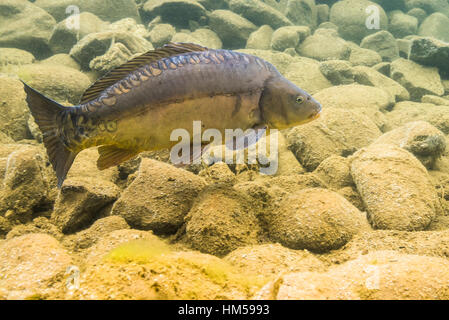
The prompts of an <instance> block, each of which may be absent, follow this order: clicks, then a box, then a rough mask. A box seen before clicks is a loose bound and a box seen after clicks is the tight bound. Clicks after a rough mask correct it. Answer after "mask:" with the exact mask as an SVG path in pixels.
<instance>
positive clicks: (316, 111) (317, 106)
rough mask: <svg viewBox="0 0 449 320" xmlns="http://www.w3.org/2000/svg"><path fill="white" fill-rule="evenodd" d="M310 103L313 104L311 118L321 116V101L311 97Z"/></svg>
mask: <svg viewBox="0 0 449 320" xmlns="http://www.w3.org/2000/svg"><path fill="white" fill-rule="evenodd" d="M310 105H311V109H312V112H311V114H310V116H309V119H310V120H315V119H317V118H319V117H320V115H321V111H322V110H323V107H322V106H321V103H319V102H318V101H316V100H315V99H314V98H312V97H310Z"/></svg>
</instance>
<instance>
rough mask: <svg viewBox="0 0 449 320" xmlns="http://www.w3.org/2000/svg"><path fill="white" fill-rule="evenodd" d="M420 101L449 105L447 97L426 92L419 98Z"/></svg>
mask: <svg viewBox="0 0 449 320" xmlns="http://www.w3.org/2000/svg"><path fill="white" fill-rule="evenodd" d="M421 102H422V103H431V104H435V105H437V106H449V99H446V98H444V97H443V98H442V97H438V96H432V95H430V94H426V95H424V96H422V98H421Z"/></svg>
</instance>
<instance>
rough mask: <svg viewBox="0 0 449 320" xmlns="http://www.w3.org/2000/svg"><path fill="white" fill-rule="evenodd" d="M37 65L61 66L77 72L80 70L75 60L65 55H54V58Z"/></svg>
mask: <svg viewBox="0 0 449 320" xmlns="http://www.w3.org/2000/svg"><path fill="white" fill-rule="evenodd" d="M39 63H41V64H49V65H61V66H65V67H69V68H72V69H75V70H78V71H80V70H81V66H80V65H79V63H78V62H76V61H75V59H73V58H72V57H71V56H70V55H68V54H65V53H59V54H55V55H54V56H51V57H50V58H47V59H45V60H42V61H40V62H39Z"/></svg>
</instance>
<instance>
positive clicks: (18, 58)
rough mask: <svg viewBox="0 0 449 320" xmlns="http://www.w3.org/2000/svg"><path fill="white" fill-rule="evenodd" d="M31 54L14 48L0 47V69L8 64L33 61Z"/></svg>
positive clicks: (22, 63)
mask: <svg viewBox="0 0 449 320" xmlns="http://www.w3.org/2000/svg"><path fill="white" fill-rule="evenodd" d="M35 60H36V59H35V58H34V56H33V54H32V53H30V52H28V51H25V50H21V49H16V48H0V71H1V70H2V68H3V67H7V66H8V65H19V66H20V65H24V64H31V63H34V61H35Z"/></svg>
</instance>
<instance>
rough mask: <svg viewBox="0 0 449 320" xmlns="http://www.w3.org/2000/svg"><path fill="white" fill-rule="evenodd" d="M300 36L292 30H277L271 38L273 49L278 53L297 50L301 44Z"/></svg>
mask: <svg viewBox="0 0 449 320" xmlns="http://www.w3.org/2000/svg"><path fill="white" fill-rule="evenodd" d="M299 40H300V38H299V34H298V33H297V32H296V31H295V30H294V29H291V28H288V27H283V28H279V29H277V30H276V31H275V32H274V33H273V36H272V38H271V48H272V49H273V50H277V51H284V50H285V49H288V48H296V46H297V45H298V44H299Z"/></svg>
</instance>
